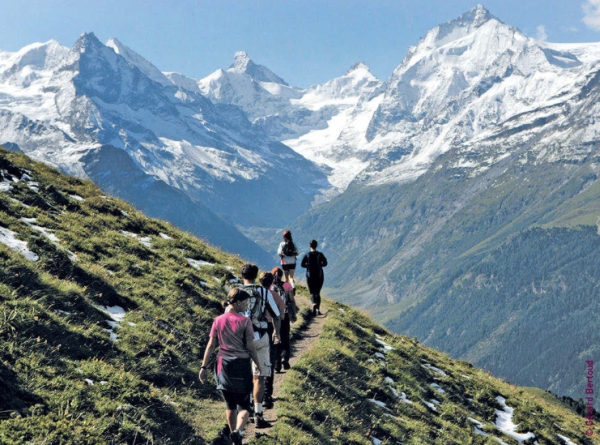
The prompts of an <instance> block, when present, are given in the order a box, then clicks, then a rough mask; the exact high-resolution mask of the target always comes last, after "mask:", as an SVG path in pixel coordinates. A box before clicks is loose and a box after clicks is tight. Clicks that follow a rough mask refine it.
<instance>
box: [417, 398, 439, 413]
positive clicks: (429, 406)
mask: <svg viewBox="0 0 600 445" xmlns="http://www.w3.org/2000/svg"><path fill="white" fill-rule="evenodd" d="M421 402H423V403H424V404H425V405H426V406H427V407H428V408H429V409H431V410H432V411H436V412H437V408H436V407H435V405H434V404H433V403H430V402H426V401H425V400H423V399H421Z"/></svg>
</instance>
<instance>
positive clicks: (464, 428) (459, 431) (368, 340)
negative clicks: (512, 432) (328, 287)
mask: <svg viewBox="0 0 600 445" xmlns="http://www.w3.org/2000/svg"><path fill="white" fill-rule="evenodd" d="M326 306H327V309H328V310H329V315H328V321H327V323H326V325H325V329H324V331H323V334H322V335H321V337H320V339H319V342H318V343H317V346H316V347H315V348H314V349H313V350H312V351H310V352H309V353H308V354H307V355H306V356H305V357H304V358H303V359H302V360H301V361H300V362H299V363H298V364H297V366H295V367H294V368H293V369H292V370H291V371H290V372H289V373H288V376H287V378H286V381H285V383H284V386H283V388H282V394H280V399H281V400H280V402H279V403H278V415H279V421H278V423H277V425H276V426H275V428H274V429H273V430H271V431H270V433H269V435H270V437H263V438H260V439H258V440H256V441H255V442H254V443H257V444H262V445H266V444H272V443H278V444H317V443H319V444H323V443H334V444H364V445H367V444H372V443H378V442H376V440H375V439H377V440H380V441H381V443H382V444H396V443H402V444H423V445H425V444H440V445H453V444H456V445H464V444H487V445H492V444H493V445H497V444H498V443H499V442H498V441H497V440H496V439H495V437H497V438H499V439H501V440H502V441H504V442H505V443H506V444H511V445H512V444H517V442H516V440H515V439H513V438H511V437H509V436H506V435H503V434H502V432H500V431H499V430H498V429H497V428H495V427H494V425H493V422H494V421H495V419H496V409H500V408H501V407H500V405H499V404H498V402H497V400H496V397H497V396H498V395H502V396H503V397H505V398H506V403H507V405H508V406H510V407H512V408H514V418H513V420H514V422H515V423H516V424H518V425H519V429H518V431H519V432H533V433H534V434H535V436H536V437H535V440H536V441H537V443H538V444H540V445H543V444H561V443H563V442H562V441H561V439H559V437H558V434H560V435H562V436H565V437H567V438H569V439H570V440H572V441H574V442H575V443H578V444H591V443H600V440H598V439H597V438H596V437H597V436H596V435H597V434H598V432H597V431H596V435H595V436H593V437H592V438H587V437H586V436H585V435H584V431H585V425H584V422H585V419H583V418H582V417H578V416H577V415H576V414H575V413H574V412H573V411H572V410H571V409H569V408H566V407H565V406H564V405H563V404H561V403H560V402H559V401H558V400H557V399H556V398H555V397H554V396H552V395H551V394H549V393H545V392H543V391H541V390H535V389H530V388H520V387H516V386H513V385H510V384H508V383H506V382H503V381H501V380H499V379H497V378H494V377H491V376H490V375H489V374H487V373H485V372H483V371H481V370H478V369H476V368H473V367H472V366H471V365H470V364H469V363H466V362H463V361H455V360H451V359H449V358H448V357H447V356H446V355H444V354H442V353H439V352H437V351H435V350H432V349H429V348H426V347H424V346H422V345H420V344H419V343H417V341H416V340H415V339H411V338H409V337H403V336H398V335H395V334H391V333H390V332H389V331H386V330H384V329H383V328H381V327H380V326H379V325H377V324H375V323H373V322H372V320H371V319H370V318H368V317H367V316H365V315H363V314H361V313H358V312H356V311H354V310H351V309H350V308H349V307H347V306H344V305H341V304H337V303H331V302H327V303H326ZM378 340H379V341H383V342H385V343H387V344H389V345H391V346H392V347H393V348H394V349H393V350H391V351H389V352H388V353H385V352H384V350H383V348H382V344H381V343H379V342H378ZM377 353H379V354H384V356H385V358H383V359H381V358H379V357H377V356H376V354H377ZM423 365H433V366H435V367H437V368H439V369H441V370H443V372H444V373H445V374H446V375H445V376H444V375H442V374H440V373H438V372H437V371H435V370H433V369H431V368H430V367H424V366H423ZM386 379H387V380H386ZM389 379H391V380H389ZM431 384H437V385H439V386H440V387H441V388H442V389H443V390H444V391H445V392H444V393H443V394H441V393H439V392H438V389H437V388H436V387H432V386H431ZM392 388H393V390H395V391H396V392H398V393H400V394H401V393H405V394H406V396H407V398H408V400H410V401H412V404H408V403H405V402H402V401H400V400H399V398H398V397H397V396H396V395H395V394H394V391H393V390H392ZM367 399H373V400H376V401H379V402H383V403H385V404H386V407H380V406H378V405H377V404H375V403H373V402H370V401H367ZM431 399H436V400H437V401H438V402H439V403H440V404H439V405H437V406H436V410H437V411H433V410H432V409H431V408H428V407H427V406H426V405H425V403H423V401H430V400H431ZM469 418H472V419H475V420H477V421H479V422H481V423H482V424H483V428H482V429H483V431H484V432H485V433H486V434H488V436H483V435H480V434H476V433H475V424H474V423H473V422H472V421H471V420H469ZM526 443H533V441H530V442H526Z"/></svg>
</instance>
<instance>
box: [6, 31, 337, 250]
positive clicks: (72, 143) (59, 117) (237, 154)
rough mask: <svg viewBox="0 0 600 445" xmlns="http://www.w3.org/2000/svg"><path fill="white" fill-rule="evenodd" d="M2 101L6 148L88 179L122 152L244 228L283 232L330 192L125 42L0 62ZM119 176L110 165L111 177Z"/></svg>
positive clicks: (242, 121) (232, 112)
mask: <svg viewBox="0 0 600 445" xmlns="http://www.w3.org/2000/svg"><path fill="white" fill-rule="evenodd" d="M0 101H1V102H0V143H11V144H16V146H18V147H19V148H20V149H21V150H22V151H23V152H25V153H26V154H28V155H30V156H32V157H33V158H35V159H39V160H42V161H44V162H47V163H49V164H52V165H55V166H58V167H60V168H62V169H63V170H65V171H67V172H69V173H74V174H76V175H79V176H88V172H87V170H86V168H87V165H86V162H87V161H85V160H84V159H87V160H89V159H90V158H89V157H85V158H84V156H85V155H86V154H88V153H89V152H90V150H92V151H98V149H99V148H100V147H103V146H112V147H116V148H118V149H121V150H124V151H125V152H126V153H127V155H128V156H129V157H130V158H131V159H132V161H133V164H134V165H135V166H136V167H137V168H138V169H139V170H140V172H142V173H143V174H145V175H149V176H150V177H152V178H154V179H155V180H158V181H162V182H164V183H165V184H166V185H168V186H169V187H172V188H174V189H177V190H181V191H183V192H184V193H185V194H186V195H187V196H188V197H189V198H191V199H192V200H195V201H197V202H200V203H203V204H204V205H205V206H207V207H208V208H209V209H210V210H211V211H212V212H214V213H217V214H221V215H223V216H224V217H225V218H226V219H229V220H230V221H234V222H235V223H236V224H239V225H240V226H251V225H258V226H276V225H278V224H282V223H283V222H284V221H287V220H289V219H291V218H293V217H294V216H296V215H299V214H300V213H301V212H302V211H303V210H306V209H308V208H310V205H311V201H312V200H313V199H314V196H315V194H316V193H317V192H318V190H319V189H323V188H327V187H328V185H327V181H326V180H325V176H324V175H323V173H321V171H320V170H319V169H318V168H316V167H315V166H314V165H313V164H312V163H311V162H309V161H307V160H305V159H304V158H303V157H302V156H300V155H298V154H296V153H295V152H294V151H293V150H291V149H289V148H288V147H287V146H285V145H283V144H281V143H278V142H276V141H272V140H269V139H268V138H266V137H265V135H264V133H263V132H262V131H261V130H260V129H257V128H256V127H254V126H253V125H252V124H251V123H250V122H249V121H248V119H247V117H246V115H245V114H244V113H243V112H242V111H241V110H240V109H239V108H237V107H235V106H230V105H213V104H212V103H211V102H210V100H208V99H207V98H205V97H204V96H202V95H201V94H199V93H194V92H193V91H190V90H185V89H182V88H179V87H177V86H176V85H174V84H173V83H172V82H171V81H170V80H169V78H168V77H166V76H165V75H163V74H162V73H160V71H159V70H158V69H156V68H155V67H154V66H153V65H152V64H151V63H149V62H147V61H146V60H145V59H143V58H142V57H141V56H139V55H138V54H136V53H135V52H134V51H132V50H130V49H128V48H127V47H125V46H124V45H123V44H121V43H120V42H118V41H117V40H116V39H111V40H110V41H109V42H108V45H103V44H102V43H101V42H99V41H98V39H97V38H96V37H95V36H94V35H93V34H84V35H82V36H81V38H80V39H79V40H78V41H77V42H76V43H75V45H74V46H73V48H71V49H69V48H65V47H62V46H61V45H59V44H58V43H57V42H54V41H51V42H48V43H45V44H34V45H30V46H28V47H25V48H23V49H22V50H21V51H18V52H16V53H6V52H4V53H1V54H0ZM118 168H119V166H118V165H112V166H110V165H106V169H107V171H106V172H105V176H111V175H116V170H118ZM128 168H130V167H129V166H128ZM299 172H302V174H299ZM95 174H98V171H97V169H96V170H95ZM108 182H110V181H108ZM281 183H287V184H288V185H289V187H290V190H289V192H288V193H287V196H286V195H284V194H282V193H281V192H280V190H279V185H280V184H281ZM105 186H106V185H105ZM138 192H139V194H140V199H141V194H143V191H142V190H139V191H138ZM129 195H130V196H128V199H131V200H132V201H133V203H134V204H135V196H134V197H132V196H131V195H132V194H131V193H130V194H129ZM133 195H135V193H133ZM255 199H258V200H259V201H262V202H269V203H270V204H271V205H274V206H276V207H277V208H278V210H279V211H278V212H265V211H264V209H260V208H258V207H257V206H256V205H255V201H254V200H255ZM231 202H236V203H238V204H237V205H236V206H232V205H231V204H230V203H231ZM156 205H157V207H160V203H157V204H156ZM204 210H205V211H207V210H208V209H206V207H205V208H204ZM182 211H183V210H182ZM272 213H274V214H272ZM231 229H233V226H231ZM204 235H205V236H207V237H208V238H209V239H211V234H210V233H206V234H204ZM238 235H239V234H238ZM233 238H235V237H233ZM233 238H232V239H233ZM213 241H214V240H213ZM219 245H221V246H223V247H225V248H226V249H232V250H234V251H235V249H234V246H228V245H226V244H223V243H222V242H221V243H220V244H219ZM252 256H254V257H255V258H256V255H252ZM263 259H264V257H263Z"/></svg>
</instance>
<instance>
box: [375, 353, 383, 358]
mask: <svg viewBox="0 0 600 445" xmlns="http://www.w3.org/2000/svg"><path fill="white" fill-rule="evenodd" d="M375 357H379V358H385V355H383V354H382V353H381V352H376V353H375Z"/></svg>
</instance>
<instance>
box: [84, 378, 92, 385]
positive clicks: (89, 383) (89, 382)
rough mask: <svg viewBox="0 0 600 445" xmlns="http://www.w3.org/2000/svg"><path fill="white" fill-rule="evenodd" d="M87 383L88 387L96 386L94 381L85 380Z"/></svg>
mask: <svg viewBox="0 0 600 445" xmlns="http://www.w3.org/2000/svg"><path fill="white" fill-rule="evenodd" d="M85 383H87V384H88V385H91V386H94V381H93V380H90V379H85Z"/></svg>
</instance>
